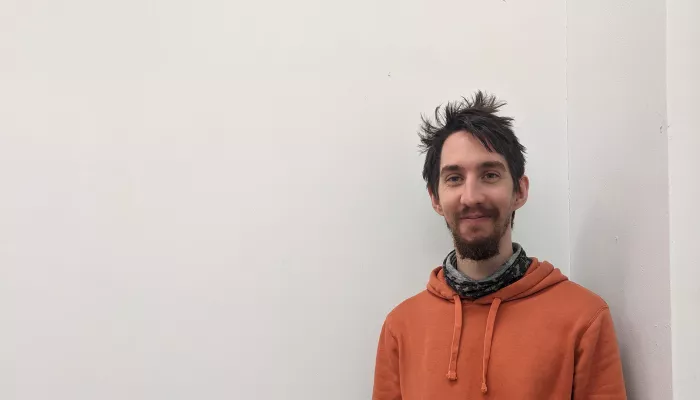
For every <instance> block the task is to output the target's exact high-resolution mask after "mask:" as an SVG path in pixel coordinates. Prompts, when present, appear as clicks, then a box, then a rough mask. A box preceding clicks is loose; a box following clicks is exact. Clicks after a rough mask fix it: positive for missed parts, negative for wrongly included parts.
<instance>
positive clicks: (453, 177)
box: [445, 175, 462, 184]
mask: <svg viewBox="0 0 700 400" xmlns="http://www.w3.org/2000/svg"><path fill="white" fill-rule="evenodd" d="M461 181H462V177H461V176H459V175H450V176H448V177H447V178H445V182H447V183H450V184H457V183H460V182H461Z"/></svg>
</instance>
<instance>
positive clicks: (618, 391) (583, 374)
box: [573, 307, 627, 400]
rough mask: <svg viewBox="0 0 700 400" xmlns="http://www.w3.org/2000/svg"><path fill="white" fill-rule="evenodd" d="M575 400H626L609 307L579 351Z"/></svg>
mask: <svg viewBox="0 0 700 400" xmlns="http://www.w3.org/2000/svg"><path fill="white" fill-rule="evenodd" d="M575 363H576V365H575V371H574V374H575V375H574V396H573V400H590V399H596V400H624V399H627V395H626V394H625V382H624V379H623V377H622V363H621V361H620V352H619V350H618V347H617V339H616V338H615V328H614V326H613V321H612V316H611V315H610V310H609V309H608V308H607V307H604V308H602V309H601V310H600V311H598V313H597V315H596V316H595V317H594V318H593V320H592V322H591V323H590V325H589V326H588V329H586V331H585V332H584V334H583V336H582V338H581V341H580V342H579V345H578V347H577V349H576V361H575Z"/></svg>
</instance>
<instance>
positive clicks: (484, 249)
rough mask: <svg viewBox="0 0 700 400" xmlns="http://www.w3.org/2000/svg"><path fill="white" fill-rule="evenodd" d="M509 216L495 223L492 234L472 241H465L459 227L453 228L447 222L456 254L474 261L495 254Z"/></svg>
mask: <svg viewBox="0 0 700 400" xmlns="http://www.w3.org/2000/svg"><path fill="white" fill-rule="evenodd" d="M510 218H511V217H510V216H508V218H506V221H505V223H504V224H503V225H500V226H499V225H497V226H496V227H495V228H496V229H494V232H493V234H492V235H489V236H488V237H485V238H483V239H479V240H477V241H474V242H467V241H465V240H464V239H463V238H462V237H461V236H460V234H459V228H457V229H453V228H452V227H451V226H450V224H447V228H448V229H449V230H450V233H452V239H453V241H454V245H455V250H456V251H457V255H458V256H459V257H460V258H463V259H468V260H474V261H481V260H488V259H489V258H493V257H495V256H497V255H498V254H499V252H500V243H501V238H503V235H505V234H506V231H507V230H508V226H509V225H510Z"/></svg>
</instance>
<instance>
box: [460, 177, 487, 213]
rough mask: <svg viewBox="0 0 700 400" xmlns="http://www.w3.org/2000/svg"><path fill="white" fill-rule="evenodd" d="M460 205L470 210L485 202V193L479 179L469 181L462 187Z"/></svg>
mask: <svg viewBox="0 0 700 400" xmlns="http://www.w3.org/2000/svg"><path fill="white" fill-rule="evenodd" d="M459 200H460V203H461V204H462V205H463V206H465V207H467V208H469V207H474V206H475V205H479V204H482V203H483V202H484V192H483V190H482V188H481V185H479V182H478V180H477V179H467V180H466V181H465V182H464V185H463V186H462V193H461V195H460V199H459Z"/></svg>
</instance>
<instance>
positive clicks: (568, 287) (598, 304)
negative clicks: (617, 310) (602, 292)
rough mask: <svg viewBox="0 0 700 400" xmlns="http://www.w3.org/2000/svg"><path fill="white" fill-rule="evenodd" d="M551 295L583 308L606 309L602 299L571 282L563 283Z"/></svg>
mask: <svg viewBox="0 0 700 400" xmlns="http://www.w3.org/2000/svg"><path fill="white" fill-rule="evenodd" d="M553 292H554V293H553V294H555V295H556V296H557V297H562V300H566V302H567V303H569V304H571V305H573V306H577V307H584V308H593V309H600V308H605V307H607V306H608V305H607V303H606V302H605V300H603V298H602V297H600V296H598V295H597V294H596V293H594V292H593V291H591V290H590V289H586V288H585V287H583V286H581V285H579V284H578V283H575V282H572V281H568V280H567V281H564V282H561V283H560V284H558V285H557V286H556V287H554V288H553Z"/></svg>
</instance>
